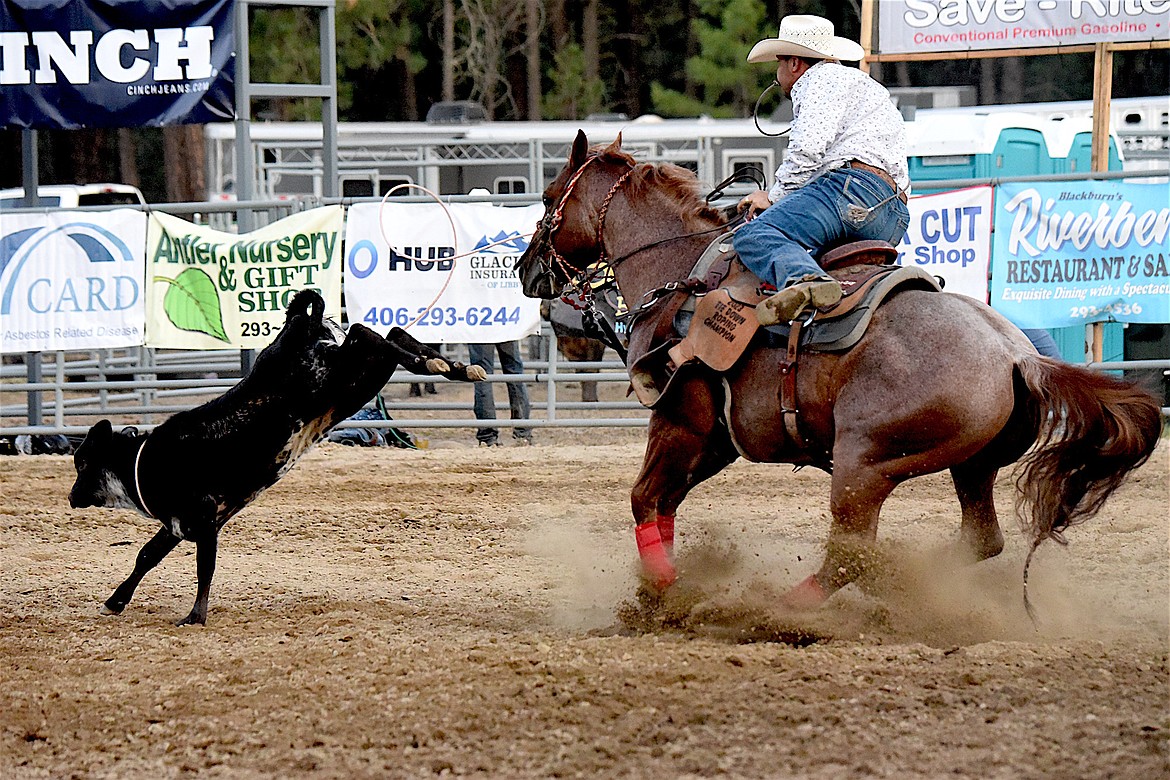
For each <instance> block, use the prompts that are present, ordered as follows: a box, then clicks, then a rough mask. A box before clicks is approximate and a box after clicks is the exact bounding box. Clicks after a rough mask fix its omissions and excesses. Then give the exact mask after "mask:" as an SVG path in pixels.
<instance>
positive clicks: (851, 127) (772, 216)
mask: <svg viewBox="0 0 1170 780" xmlns="http://www.w3.org/2000/svg"><path fill="white" fill-rule="evenodd" d="M864 55H865V51H864V49H862V48H861V46H859V45H858V44H856V43H854V42H853V41H850V40H848V39H846V38H839V37H836V36H834V35H833V23H832V22H830V21H829V20H828V19H823V18H821V17H819V16H808V15H795V16H786V17H784V18H783V19H781V20H780V31H779V33H778V34H777V36H776V37H775V38H766V39H764V40H762V41H760V42H759V43H757V44H756V45H755V46H753V47H752V50H751V52H750V53H749V54H748V62H754V63H759V62H773V61H775V62H777V63H778V65H777V67H776V82H777V83H778V84H779V86H780V88H781V90H782V91H783V93H784V95H785V96H786V97H789V98H791V99H792V114H793V117H792V125H791V136H790V140H789V142H788V151H787V154H786V156H785V158H784V162H783V164H781V165H780V167H779V168H778V169H777V170H776V181H775V184H774V185H773V186H772V188H771V189H770V190H768V191H764V190H756V191H755V192H752V193H751V194H749V195H748V196H746V197H745V198H744V199H743V200H742V201H740V203H739V210H740V211H743V210H745V209H746V210H747V211H748V216H749V217H754V219H752V220H751V221H750V222H748V223H747V224H745V225H744V226H743V227H741V228H740V229H739V230H738V231H737V232H736V234H735V238H734V246H735V250H736V251H737V252H738V253H739V257H740V259H741V260H742V261H743V263H744V265H746V266H747V267H748V268H750V269H751V270H752V271H753V272H754V273H755V274H756V275H757V276H758V277H760V279H761V280H762V281H763V282H765V283H768V284H772V285H774V286H775V287H776V288H777V289H778V290H779V292H777V293H776V294H775V295H772V296H771V297H770V298H767V299H765V300H764V301H762V302H761V303H760V304H759V305H758V306H757V307H756V315H757V317H758V318H759V320H760V323H761V324H764V325H774V324H777V323H781V322H789V321H791V320H794V319H796V318H797V317H798V316H799V315H800V314H801V312H803V311H804V310H805V309H806V308H807V307H808V306H809V305H810V304H811V305H812V306H814V307H817V308H821V307H825V306H831V305H833V304H835V303H836V302H837V301H839V300H840V299H841V295H842V292H841V285H840V283H838V282H837V280H836V279H834V278H832V277H831V276H829V275H827V274H826V273H825V272H824V271H823V270H822V269H821V268H820V266H818V265H817V263H816V261H815V260H814V259H813V254H815V253H816V252H818V251H819V250H821V249H822V248H824V247H826V246H827V245H829V244H832V243H836V242H839V241H842V240H859V239H870V240H874V239H877V240H882V241H888V242H889V243H890V244H894V245H896V244H897V243H898V242H899V241H901V240H902V237H903V236H904V235H905V234H906V227H907V225H909V223H910V213H909V211H908V210H907V208H906V198H907V193H909V191H910V176H909V174H908V167H907V164H906V128H905V125H904V124H903V121H902V117H901V115H900V114H899V113H898V110H897V109H896V108H895V107H894V105H893V103H892V102H891V101H890V93H889V92H888V91H886V89H885V87H883V86H882V85H880V84H878V83H877V82H876V81H874V80H873V79H872V78H870V77H869V76H868V75H866V74H865V73H862V72H861V71H860V70H857V69H856V68H849V67H846V66H844V65H842V64H841V60H847V61H853V60H860V59H861V58H862V57H863V56H864Z"/></svg>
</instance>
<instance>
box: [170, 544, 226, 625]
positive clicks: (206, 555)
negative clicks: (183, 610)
mask: <svg viewBox="0 0 1170 780" xmlns="http://www.w3.org/2000/svg"><path fill="white" fill-rule="evenodd" d="M218 549H219V532H218V530H215V529H213V530H210V531H208V532H207V533H206V534H205V535H204V536H202V537H200V538H198V539H196V540H195V568H196V571H197V572H198V578H199V585H198V589H197V590H196V592H195V606H194V607H192V609H191V614H189V615H187V617H185V618H183V619H182V620H180V621H179V622H178V623H176V624H175V625H176V626H192V625H200V626H203V625H207V598H208V596H209V595H210V594H211V578H212V576H213V575H214V574H215V555H216V552H217V551H218Z"/></svg>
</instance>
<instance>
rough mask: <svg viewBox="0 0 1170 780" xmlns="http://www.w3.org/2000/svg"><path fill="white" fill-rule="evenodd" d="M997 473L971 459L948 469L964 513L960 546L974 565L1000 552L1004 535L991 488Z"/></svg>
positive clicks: (993, 468) (984, 464)
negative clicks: (996, 513) (972, 558)
mask: <svg viewBox="0 0 1170 780" xmlns="http://www.w3.org/2000/svg"><path fill="white" fill-rule="evenodd" d="M998 473H999V469H997V468H995V467H994V466H989V465H987V464H986V463H983V462H980V461H979V459H978V458H972V459H971V460H969V461H967V462H965V463H959V464H956V465H954V466H952V467H951V481H952V482H954V483H955V493H957V494H958V496H959V506H960V507H962V510H963V523H962V525H961V526H960V527H959V546H960V548H961V551H962V552H963V553H964V554H965V555H970V556H973V557H974V560H975V561H982V560H985V559H987V558H994V557H995V556H997V555H999V554H1000V553H1001V552H1002V551H1003V531H1001V530H1000V527H999V520H998V519H997V518H996V516H995V499H994V496H993V494H992V487H993V486H994V485H995V476H996V474H998Z"/></svg>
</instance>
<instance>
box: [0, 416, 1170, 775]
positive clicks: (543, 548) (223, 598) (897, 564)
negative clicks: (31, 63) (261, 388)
mask: <svg viewBox="0 0 1170 780" xmlns="http://www.w3.org/2000/svg"><path fill="white" fill-rule="evenodd" d="M642 436H643V434H642V432H641V431H639V430H617V431H613V430H610V431H599V432H582V431H573V432H569V431H559V432H554V431H541V432H538V438H539V442H538V444H537V446H535V447H531V448H510V447H505V448H499V449H496V450H484V449H477V448H475V447H472V446H470V445H469V444H468V443H467V440H468V439H470V433H468V432H466V431H463V432H461V433H459V434H449V435H446V436H445V437H436V438H434V439H432V440H431V442H430V445H431V446H430V447H429V448H428V449H425V450H419V451H403V450H393V449H376V450H357V449H352V448H348V447H342V446H339V445H331V444H329V445H323V446H320V447H318V448H317V449H315V450H314V451H313V452H311V453H310V454H309V455H308V456H307V457H306V458H305V459H304V460H303V461H302V462H301V463H300V464H299V465H298V466H297V467H296V468H295V469H294V470H293V472H292V473H291V474H290V475H289V476H288V477H287V478H286V479H285V480H284V481H283V482H281V483H280V484H278V485H277V486H276V487H274V488H273V489H271V490H270V491H269V492H267V493H265V494H264V495H263V496H262V497H261V498H260V499H259V500H258V501H257V502H256V503H255V504H254V505H253V506H252V507H251V508H250V509H248V510H246V511H245V512H244V513H243V514H242V515H240V516H239V517H237V518H236V519H235V520H233V521H232V522H231V523H230V524H229V525H228V527H227V528H226V530H225V533H224V536H223V537H222V541H221V546H220V554H219V568H218V571H217V572H216V579H215V585H214V588H213V590H212V598H211V613H210V618H209V621H208V625H207V626H206V627H203V628H183V629H180V628H176V627H174V626H173V625H172V623H173V621H175V620H176V619H178V618H180V617H182V616H183V615H185V614H186V613H187V611H188V610H189V609H190V607H191V602H192V600H193V599H194V593H195V558H194V555H193V546H192V545H186V544H184V545H183V546H181V547H180V548H179V550H177V551H176V553H175V554H173V555H172V557H171V558H170V559H168V560H167V561H165V562H164V563H163V565H162V566H161V567H160V568H159V569H157V570H156V571H155V572H153V573H152V574H151V575H150V576H148V577H147V579H146V580H145V581H144V582H143V584H142V586H141V588H140V589H139V591H138V593H137V595H136V597H135V598H134V600H133V601H132V602H131V603H130V605H129V607H127V609H126V611H125V613H124V614H123V615H122V616H121V617H116V618H115V617H101V616H100V615H99V614H98V609H99V607H100V605H101V602H102V601H103V600H104V599H105V598H106V597H107V596H108V595H109V594H110V592H111V591H112V589H113V588H114V587H115V586H116V585H117V584H118V583H119V582H120V581H121V580H122V578H124V577H125V576H126V575H127V574H128V573H129V571H130V569H131V567H132V564H133V560H134V557H135V555H136V554H137V551H138V548H139V547H140V545H141V544H142V543H143V542H145V541H146V539H147V538H148V537H149V536H150V535H151V534H153V533H154V530H155V529H154V528H153V527H152V524H151V523H150V522H148V521H146V520H144V519H142V518H140V517H138V516H136V515H133V514H131V513H128V512H122V511H112V510H96V509H91V510H85V511H73V510H70V509H69V507H68V503H67V499H66V496H67V493H68V490H69V487H70V485H71V484H72V478H73V468H72V461H71V459H69V458H64V457H53V456H34V457H27V456H24V457H10V458H3V459H0V492H2V495H3V500H2V502H0V561H3V564H2V571H3V576H2V577H0V597H2V598H3V603H4V606H5V609H4V610H3V613H2V614H0V777H4V778H73V777H76V778H165V777H184V776H191V775H195V774H198V775H199V776H201V777H211V778H215V777H224V778H277V777H279V778H287V777H327V778H333V777H336V778H351V777H371V778H388V777H423V776H432V775H462V776H467V775H470V776H481V777H500V778H528V777H607V778H609V777H631V778H634V777H654V778H676V777H708V776H728V777H744V778H762V777H792V778H826V779H828V778H845V777H885V778H939V777H956V778H979V779H980V780H988V779H989V778H1013V779H1015V778H1040V777H1046V778H1062V779H1065V778H1105V777H1116V778H1156V777H1167V776H1170V674H1168V671H1167V651H1168V649H1170V634H1168V632H1170V614H1168V613H1170V551H1168V544H1167V542H1168V533H1167V529H1168V528H1170V518H1168V508H1170V479H1168V457H1167V455H1168V449H1170V448H1168V446H1167V442H1166V441H1165V440H1163V443H1162V445H1161V446H1160V448H1159V450H1158V452H1157V454H1156V455H1155V457H1154V459H1153V460H1152V461H1151V462H1150V463H1149V464H1147V465H1146V466H1145V467H1144V468H1142V469H1141V470H1140V471H1139V472H1138V473H1137V474H1136V475H1135V477H1134V478H1133V479H1132V480H1131V481H1130V482H1129V483H1128V484H1127V485H1126V486H1125V487H1124V488H1123V489H1122V490H1121V491H1120V492H1119V494H1117V495H1116V496H1115V497H1114V498H1113V500H1112V501H1111V502H1110V503H1108V504H1107V505H1106V507H1105V510H1104V511H1103V512H1102V514H1101V515H1100V516H1098V518H1097V519H1096V520H1094V521H1093V522H1091V523H1090V524H1088V525H1086V526H1082V527H1080V528H1078V529H1075V530H1074V531H1072V532H1071V533H1070V534H1069V537H1070V540H1071V545H1070V546H1069V547H1068V548H1066V549H1065V548H1060V547H1058V546H1057V545H1055V544H1049V545H1046V546H1045V547H1044V548H1042V550H1041V552H1040V553H1039V554H1038V557H1037V560H1036V562H1035V563H1034V565H1033V568H1032V596H1033V599H1034V601H1035V603H1036V605H1037V607H1038V609H1039V613H1040V617H1041V621H1042V622H1041V623H1040V625H1039V628H1038V629H1037V628H1034V627H1033V626H1032V625H1031V623H1030V622H1029V621H1028V619H1027V617H1026V616H1025V613H1024V611H1023V608H1022V604H1021V566H1022V559H1023V554H1024V551H1025V548H1024V541H1023V539H1022V537H1021V535H1020V533H1019V531H1018V530H1017V529H1016V526H1015V524H1014V522H1013V521H1012V520H1011V514H1010V513H1011V507H1012V490H1011V483H1010V481H1009V480H1008V478H1007V477H1006V476H1005V477H1003V478H1002V479H1001V481H1000V484H999V486H998V503H999V506H1000V508H1001V514H1003V515H1006V518H1005V522H1004V525H1005V531H1006V533H1007V535H1008V548H1007V550H1006V551H1005V554H1004V555H1002V556H1000V557H999V558H998V559H996V560H993V561H988V562H985V563H983V564H980V565H978V566H975V567H970V568H964V569H958V570H951V569H948V568H947V567H946V566H945V565H940V563H939V562H940V561H941V560H942V556H941V555H939V554H938V553H939V551H940V549H941V548H943V547H944V545H946V544H947V543H948V542H949V541H950V540H951V539H952V538H953V536H954V535H955V533H956V531H957V528H958V504H957V502H956V500H955V498H954V493H953V491H952V489H951V486H950V482H949V479H948V478H947V477H946V476H945V475H935V476H931V477H926V478H922V479H920V480H918V481H916V482H913V483H910V484H907V485H904V486H902V487H901V488H900V489H899V490H898V491H896V492H895V493H894V495H893V497H892V498H891V499H890V501H889V502H888V503H887V505H886V510H885V512H884V515H883V523H882V528H881V538H882V540H883V542H882V549H883V559H882V561H883V562H882V564H881V565H880V566H879V567H877V569H876V570H875V571H874V572H873V573H872V574H871V575H870V576H867V577H866V579H865V581H864V582H863V583H861V584H860V585H859V586H858V585H855V586H850V587H849V588H847V589H846V590H844V591H842V592H841V593H839V594H837V595H836V596H834V598H833V599H832V600H831V601H830V602H829V604H828V605H827V606H826V607H824V608H823V609H822V610H820V611H819V612H817V613H814V614H812V615H809V616H805V617H803V618H800V619H796V618H793V617H792V616H787V617H786V616H784V615H781V614H778V613H777V612H776V611H775V608H774V603H775V594H777V593H778V592H782V591H783V589H784V588H786V587H787V586H789V585H791V584H793V583H795V582H796V581H798V580H799V579H801V578H803V577H804V576H805V575H806V574H808V573H809V572H810V571H811V570H813V569H814V568H815V566H816V564H817V562H818V559H819V546H820V544H821V543H822V540H823V537H824V534H825V530H826V528H827V525H828V520H827V508H826V507H827V496H828V478H827V477H826V476H825V475H823V474H821V473H819V472H814V471H811V470H804V471H800V472H797V473H793V472H792V471H791V469H790V468H787V467H783V466H760V465H752V464H744V463H739V464H736V465H734V466H732V467H731V468H730V469H728V470H727V471H726V472H724V473H723V474H722V475H720V476H719V477H717V478H715V479H713V480H711V481H710V482H708V483H707V484H705V485H703V486H701V487H700V488H699V489H698V490H697V491H696V492H695V493H694V494H693V495H692V496H691V498H690V500H689V501H688V502H687V504H685V505H684V507H683V511H682V512H681V513H680V517H679V532H680V540H679V554H680V559H681V567H682V576H681V580H680V584H679V586H678V588H677V590H676V592H675V593H673V594H672V596H671V597H670V598H668V599H667V602H666V603H665V604H664V605H662V606H661V607H660V608H659V609H658V610H656V611H653V612H651V611H649V610H648V609H647V608H646V607H645V605H643V604H641V603H640V602H639V601H638V599H637V597H636V590H637V578H636V570H635V559H636V552H635V549H634V542H633V533H632V530H631V521H630V519H629V510H628V490H629V486H630V484H631V482H632V480H633V477H634V474H635V473H636V470H637V468H638V464H639V462H640V458H641V452H642ZM191 467H193V468H198V464H191Z"/></svg>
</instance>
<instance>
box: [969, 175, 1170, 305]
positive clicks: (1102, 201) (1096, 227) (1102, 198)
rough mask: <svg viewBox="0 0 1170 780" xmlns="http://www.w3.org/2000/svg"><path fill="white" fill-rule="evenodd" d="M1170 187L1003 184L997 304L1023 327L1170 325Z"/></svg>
mask: <svg viewBox="0 0 1170 780" xmlns="http://www.w3.org/2000/svg"><path fill="white" fill-rule="evenodd" d="M1168 203H1170V185H1168V184H1165V183H1160V184H1130V183H1125V182H1103V181H1096V182H1093V181H1085V182H1048V183H1031V184H1002V185H1000V186H999V187H998V188H997V192H996V197H995V204H996V212H995V233H994V242H993V247H992V256H991V257H992V259H991V306H992V308H994V309H996V310H997V311H999V312H1000V313H1002V314H1003V315H1004V316H1005V317H1007V318H1008V319H1009V320H1011V321H1012V322H1014V323H1015V324H1016V325H1018V326H1020V327H1021V328H1061V327H1066V326H1069V325H1082V324H1084V323H1087V322H1145V323H1170V241H1168V239H1167V231H1168V229H1170V207H1168V205H1167V204H1168Z"/></svg>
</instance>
